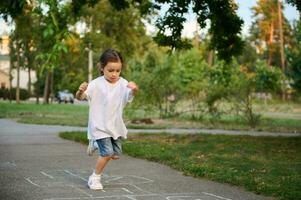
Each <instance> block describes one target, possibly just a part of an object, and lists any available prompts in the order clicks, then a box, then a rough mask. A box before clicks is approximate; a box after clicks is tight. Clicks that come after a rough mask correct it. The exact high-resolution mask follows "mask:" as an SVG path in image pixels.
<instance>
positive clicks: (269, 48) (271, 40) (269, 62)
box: [268, 21, 274, 66]
mask: <svg viewBox="0 0 301 200" xmlns="http://www.w3.org/2000/svg"><path fill="white" fill-rule="evenodd" d="M273 38H274V22H273V21H272V22H271V25H270V37H269V41H268V51H269V52H268V54H269V57H268V65H269V66H270V65H271V64H272V57H273V52H272V44H273Z"/></svg>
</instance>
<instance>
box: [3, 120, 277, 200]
mask: <svg viewBox="0 0 301 200" xmlns="http://www.w3.org/2000/svg"><path fill="white" fill-rule="evenodd" d="M71 130H84V129H83V128H77V127H68V126H48V125H31V124H21V123H16V122H14V121H12V120H8V119H0V199H1V200H6V199H8V200H12V199H28V200H35V199H48V200H50V199H51V200H69V199H70V200H72V199H107V200H117V199H118V200H128V199H130V200H268V199H273V198H270V197H264V196H260V195H256V194H254V193H252V192H248V191H245V190H244V189H243V188H240V187H235V186H231V185H228V184H220V183H216V182H212V181H208V180H205V179H197V178H193V177H188V176H184V175H183V174H181V173H180V172H178V171H176V170H173V169H171V168H169V167H167V166H164V165H161V164H157V163H154V162H149V161H145V160H140V159H135V158H132V157H129V156H125V155H124V156H122V157H121V159H120V160H118V161H112V162H110V163H109V165H108V166H107V167H106V169H105V171H104V174H103V176H102V183H103V185H104V190H101V191H92V190H89V189H88V187H87V179H88V176H89V175H90V174H91V172H92V170H93V167H94V164H95V160H96V158H97V155H96V154H95V155H94V156H92V157H89V156H87V155H86V153H85V152H86V145H83V144H79V143H75V142H72V141H68V140H63V139H61V138H59V137H58V132H61V131H71Z"/></svg>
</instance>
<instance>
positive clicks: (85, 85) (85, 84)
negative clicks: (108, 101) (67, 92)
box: [78, 82, 88, 92]
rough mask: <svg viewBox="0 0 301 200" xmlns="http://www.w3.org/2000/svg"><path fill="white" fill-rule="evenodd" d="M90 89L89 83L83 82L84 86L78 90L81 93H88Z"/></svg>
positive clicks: (81, 85)
mask: <svg viewBox="0 0 301 200" xmlns="http://www.w3.org/2000/svg"><path fill="white" fill-rule="evenodd" d="M87 88H88V83H87V82H83V83H82V84H80V86H79V88H78V90H79V91H81V92H84V91H86V90H87Z"/></svg>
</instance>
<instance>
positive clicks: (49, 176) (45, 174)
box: [41, 171, 54, 179]
mask: <svg viewBox="0 0 301 200" xmlns="http://www.w3.org/2000/svg"><path fill="white" fill-rule="evenodd" d="M41 174H43V175H44V176H47V177H48V178H51V179H54V177H53V176H51V175H50V174H47V173H46V172H43V171H41Z"/></svg>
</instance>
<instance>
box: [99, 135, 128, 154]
mask: <svg viewBox="0 0 301 200" xmlns="http://www.w3.org/2000/svg"><path fill="white" fill-rule="evenodd" d="M96 142H97V145H98V149H99V155H100V156H102V157H106V156H113V155H120V154H121V153H122V148H121V138H120V137H119V138H118V139H117V140H114V139H113V138H112V137H107V138H102V139H98V140H96Z"/></svg>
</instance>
